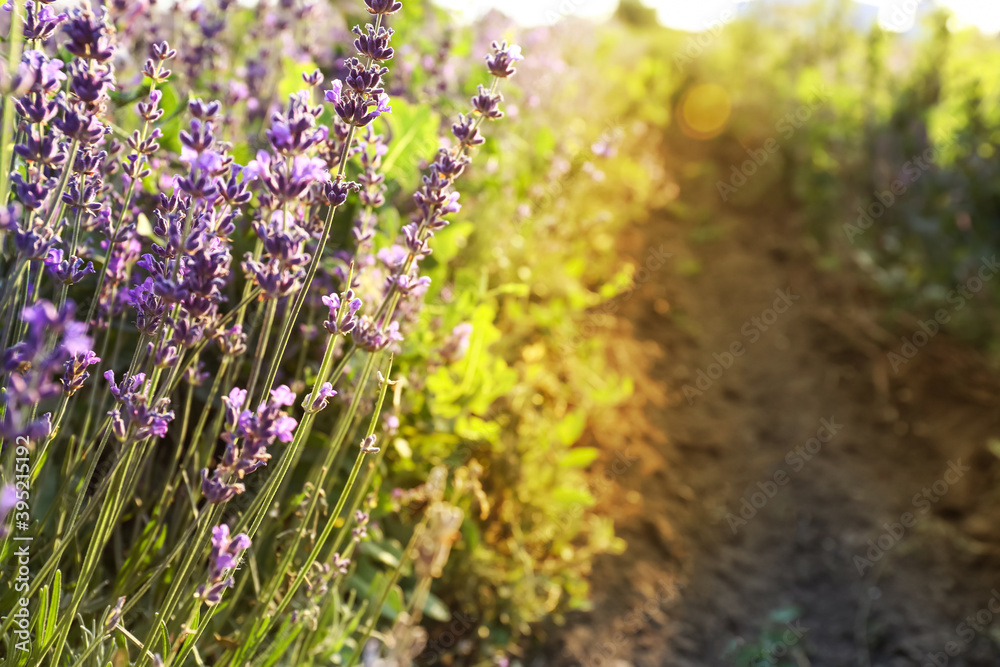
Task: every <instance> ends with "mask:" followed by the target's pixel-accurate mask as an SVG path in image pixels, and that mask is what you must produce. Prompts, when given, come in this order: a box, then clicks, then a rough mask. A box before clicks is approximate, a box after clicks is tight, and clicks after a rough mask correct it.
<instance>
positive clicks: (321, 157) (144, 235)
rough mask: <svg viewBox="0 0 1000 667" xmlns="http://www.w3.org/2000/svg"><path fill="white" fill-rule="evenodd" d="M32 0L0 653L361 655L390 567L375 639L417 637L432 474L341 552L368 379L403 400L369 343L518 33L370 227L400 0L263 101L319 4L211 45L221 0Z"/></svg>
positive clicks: (404, 302)
mask: <svg viewBox="0 0 1000 667" xmlns="http://www.w3.org/2000/svg"><path fill="white" fill-rule="evenodd" d="M50 4H51V3H50V2H46V1H45V0H39V1H38V2H34V1H32V0H13V1H12V2H10V3H8V5H7V6H6V8H7V9H8V11H9V12H10V25H11V28H10V35H9V39H8V42H7V46H8V50H7V71H8V73H9V76H7V77H6V78H4V79H3V82H4V86H5V90H4V98H3V102H4V106H3V113H2V116H0V119H2V127H0V131H2V133H3V134H2V137H0V159H4V160H6V161H7V162H5V166H4V168H3V169H0V200H2V201H0V206H2V208H0V265H2V270H0V275H2V276H3V277H2V279H0V322H2V326H3V329H2V332H0V341H2V348H0V350H2V356H0V383H2V387H3V394H2V400H0V443H2V444H0V447H2V450H0V478H2V483H0V569H2V570H3V571H4V572H16V573H18V575H17V576H16V577H4V583H3V585H0V608H2V609H4V610H5V612H4V615H3V616H2V617H0V636H2V637H3V642H2V645H0V646H2V649H0V651H2V654H3V656H4V659H5V664H10V665H18V666H22V665H24V666H28V665H50V664H51V665H73V666H74V667H75V666H81V667H82V666H85V665H102V666H103V665H105V664H108V662H109V661H110V662H112V663H114V664H128V665H135V666H137V667H146V666H148V665H174V666H181V665H186V664H199V665H201V664H206V663H207V664H216V665H231V666H234V667H235V666H236V665H240V666H242V665H248V664H252V665H265V664H266V665H278V664H289V665H291V664H294V665H309V664H319V663H322V664H328V663H329V662H330V661H331V660H335V661H336V662H337V663H338V664H349V665H353V664H358V662H359V661H360V660H362V659H364V660H365V661H366V662H369V663H370V662H373V661H375V660H376V659H377V658H376V656H377V653H378V648H377V644H375V643H372V644H369V645H368V646H367V648H366V643H368V641H369V638H370V637H373V636H376V637H380V636H381V635H380V633H379V623H378V621H379V619H380V617H381V611H382V609H383V604H384V602H385V600H386V599H387V597H388V596H389V595H390V594H393V595H394V594H395V591H396V589H397V585H398V582H399V581H400V580H401V577H404V576H408V574H409V573H411V572H412V573H413V574H414V576H415V578H416V579H415V580H416V581H417V584H416V586H415V589H414V590H413V591H412V593H411V594H409V595H408V596H407V598H408V602H407V607H408V609H407V612H406V619H407V620H406V621H405V622H401V623H397V624H396V630H394V634H392V635H387V637H396V639H395V640H393V641H394V642H395V643H393V646H392V647H391V648H392V650H393V651H396V652H398V651H399V650H402V649H400V648H399V646H400V645H402V644H404V643H406V642H410V646H409V648H408V649H406V651H409V653H411V654H412V652H413V651H414V650H416V651H417V652H419V648H418V642H416V641H415V640H414V637H415V636H416V634H417V633H418V631H417V630H416V629H415V628H416V625H417V623H418V622H419V618H420V614H421V610H422V609H423V607H424V605H425V604H426V603H427V599H428V593H429V589H430V581H431V580H432V579H434V578H436V577H439V576H440V575H441V572H442V567H443V565H444V563H445V561H446V560H447V555H448V547H449V546H450V544H451V541H452V540H454V537H455V534H456V531H457V530H458V526H459V525H460V524H461V521H462V513H461V511H460V510H457V509H456V508H455V507H454V505H452V504H449V503H448V502H446V500H445V497H444V486H443V478H442V475H443V473H438V474H436V475H435V480H437V481H436V482H435V484H436V485H437V486H435V488H436V489H438V490H437V491H436V492H435V493H436V495H434V502H432V503H430V504H428V505H427V507H426V508H425V510H424V511H422V512H417V513H415V515H414V518H415V519H416V521H415V527H413V528H412V530H411V535H410V537H409V538H408V540H409V546H408V547H406V548H404V549H402V550H401V551H400V552H399V553H398V555H397V557H396V558H395V559H394V562H393V563H392V564H391V566H390V569H389V570H388V571H387V572H385V574H384V575H383V576H382V577H381V579H380V582H381V585H379V586H374V587H371V588H370V589H369V590H366V591H361V592H359V590H358V589H357V588H356V587H355V586H354V585H353V584H352V583H351V582H350V579H349V578H350V577H351V573H352V572H353V571H354V568H355V567H356V565H355V564H354V563H353V562H352V561H354V560H355V558H356V555H357V550H358V548H359V545H362V544H365V543H366V540H368V539H370V531H373V530H375V527H374V526H373V525H372V522H371V513H370V510H371V509H372V508H373V507H375V506H377V505H378V504H379V501H378V498H379V497H380V494H379V490H380V489H379V484H378V483H379V480H380V479H381V476H382V473H381V472H380V471H381V470H382V469H383V468H384V466H385V459H384V456H385V449H384V447H383V446H382V444H381V442H380V436H382V435H383V434H384V433H383V432H384V429H385V425H387V424H389V425H391V424H393V423H395V424H398V419H396V418H395V417H394V416H390V417H391V418H392V419H395V422H392V421H390V420H389V419H382V417H381V413H382V409H383V405H384V404H385V403H386V402H387V396H388V392H389V389H390V388H393V392H394V394H393V400H394V401H396V402H397V403H398V396H399V390H400V389H401V387H400V386H398V385H396V381H395V380H392V379H390V378H391V377H392V373H393V355H394V353H396V352H398V351H399V350H400V349H401V347H400V345H401V343H402V342H403V341H404V337H405V336H406V335H407V334H408V332H409V330H410V329H411V328H412V326H413V324H414V322H415V321H416V317H415V314H416V313H417V312H419V309H420V307H421V301H422V298H423V296H424V294H425V292H426V290H427V287H428V285H429V278H428V277H426V276H422V275H421V263H422V262H423V261H424V260H426V258H427V257H428V256H430V254H431V252H432V245H433V239H434V236H435V233H438V232H440V231H441V230H442V229H444V228H445V227H446V226H447V225H448V224H449V216H450V215H452V214H454V213H456V212H458V211H459V208H460V206H459V203H458V200H459V194H458V191H457V190H456V189H455V188H456V181H457V179H458V177H459V176H460V175H461V174H462V173H463V172H464V171H465V170H466V169H467V167H468V165H469V163H470V157H471V153H472V151H473V149H474V148H475V147H477V146H479V145H481V144H482V143H483V141H484V137H483V135H482V131H481V130H482V124H483V122H484V121H486V120H495V119H498V118H500V117H501V116H502V115H503V114H502V113H501V111H500V104H501V102H502V100H503V98H502V96H501V94H500V93H499V90H498V87H499V83H500V81H501V80H502V79H506V78H509V77H510V76H512V75H513V74H514V72H515V65H516V63H517V62H518V61H519V60H520V59H521V55H520V51H519V49H518V48H517V47H516V46H512V45H508V44H507V43H506V42H497V43H494V45H493V50H492V53H491V54H490V55H488V56H487V59H486V65H487V73H488V75H489V76H490V81H489V83H488V85H487V86H483V87H480V90H479V93H478V94H477V95H476V96H475V97H473V99H472V101H471V109H470V110H469V111H468V113H466V114H462V115H460V116H459V118H458V120H457V121H456V122H455V123H454V125H453V126H452V128H451V129H452V137H453V140H451V141H449V142H447V143H446V145H445V146H443V147H442V148H441V149H440V150H439V152H438V153H437V155H436V156H433V159H432V160H431V161H430V163H429V164H428V166H427V168H426V169H425V171H424V173H423V175H422V176H421V178H420V185H419V188H418V189H417V191H416V192H415V193H413V196H412V204H411V205H410V207H409V210H410V211H411V220H410V221H409V222H408V223H407V224H405V225H403V226H402V228H401V229H400V230H399V231H398V238H397V239H396V242H395V243H394V244H390V245H387V246H385V247H379V248H376V245H375V243H374V239H375V236H376V233H379V234H381V235H383V236H384V235H387V234H389V233H391V231H394V230H389V229H387V228H386V227H385V225H384V223H383V221H382V219H381V215H382V210H383V209H385V208H387V207H388V202H389V196H388V195H389V186H388V183H387V179H386V175H385V173H384V171H383V166H384V165H383V160H384V158H385V157H386V155H387V152H388V150H389V148H388V147H389V146H390V145H391V139H390V136H389V134H388V133H387V132H385V131H384V129H382V125H381V124H382V123H384V122H385V116H387V115H389V114H391V113H392V101H391V100H390V98H389V95H388V93H387V92H386V91H387V89H388V88H387V81H388V77H389V76H390V69H389V67H388V63H390V61H392V59H393V57H394V47H393V46H392V40H393V35H394V30H393V28H391V27H389V23H390V22H391V21H392V20H393V18H392V17H393V15H395V14H396V13H397V12H399V11H401V9H402V4H401V3H400V2H398V1H395V0H364V10H365V11H366V12H367V14H368V16H369V18H370V22H369V23H367V24H366V25H364V27H361V26H355V27H354V28H353V31H352V33H353V36H354V39H353V43H351V44H349V46H348V48H353V53H350V54H349V55H348V56H347V57H346V58H345V59H343V60H342V62H340V63H337V62H332V61H331V62H330V66H331V67H330V70H331V71H332V73H333V74H334V75H335V76H334V78H332V80H331V82H330V84H329V86H328V88H326V89H325V90H323V91H321V90H320V87H321V86H322V82H323V81H324V78H325V74H324V72H323V71H321V70H319V69H316V70H315V71H304V72H302V76H301V83H300V85H299V90H296V91H291V93H290V94H289V95H288V96H287V99H285V100H282V99H281V98H282V95H281V94H279V93H280V92H281V91H280V89H281V87H282V86H284V85H286V82H285V80H284V79H282V78H281V69H282V66H283V65H284V64H285V61H284V60H283V58H282V57H280V55H278V56H276V54H275V53H274V49H275V48H277V45H278V44H280V43H281V42H283V41H285V42H287V41H289V40H290V38H291V37H293V36H295V35H297V34H302V31H304V30H307V27H306V25H305V24H307V23H308V21H309V20H310V19H311V18H317V17H319V16H321V15H322V13H323V10H321V9H319V8H318V7H316V6H315V5H314V3H309V2H306V3H301V6H299V3H291V2H281V3H279V4H278V6H276V7H271V6H270V5H269V4H267V3H260V6H259V7H258V8H257V9H255V10H253V11H254V12H257V13H258V15H261V16H262V17H263V18H265V19H266V20H265V21H263V22H262V23H261V25H260V26H258V27H257V28H255V29H256V30H258V31H259V32H260V35H259V36H260V40H261V45H260V46H259V49H258V50H257V51H255V52H251V53H247V52H246V51H245V50H241V49H238V48H236V47H235V46H234V47H233V48H232V49H226V48H224V47H225V45H226V44H227V42H226V40H225V37H226V35H227V34H230V36H231V38H232V39H233V40H234V41H235V39H236V35H237V34H238V30H237V28H236V27H234V26H230V25H228V24H227V20H228V19H229V14H231V13H232V11H231V10H232V7H231V5H232V3H231V2H230V1H229V0H218V1H217V2H216V3H210V4H211V6H202V7H200V8H199V9H196V10H194V11H193V12H192V13H190V14H186V15H185V14H182V13H181V10H179V9H174V10H166V9H163V8H160V7H157V6H156V3H154V2H148V3H146V2H138V3H125V2H111V3H101V9H100V11H97V10H95V9H93V8H91V7H90V6H89V4H86V3H85V4H84V6H82V7H81V8H79V9H74V10H72V11H69V12H67V13H56V12H55V11H53V10H52V8H51V7H50ZM358 8H360V4H359V7H358ZM171 11H172V13H171V14H168V12H171ZM168 33H169V34H168ZM352 33H346V34H345V36H346V35H350V34H352ZM167 37H169V38H171V39H170V41H169V42H168V41H167V39H166V38H167ZM172 43H173V44H178V46H177V48H174V47H172V46H171V44H172ZM143 53H145V54H146V55H145V56H141V55H140V54H143ZM174 70H176V72H175V71H174ZM241 74H243V75H246V76H244V77H243V78H242V79H241V78H240V75H241ZM257 74H260V75H261V76H256V75H257ZM226 75H228V76H229V77H231V79H230V80H229V81H228V82H226V81H225V79H223V78H220V77H225V76H226ZM403 129H404V131H405V128H403ZM8 146H10V147H12V148H11V149H10V150H6V148H7V147H8ZM251 147H252V148H253V149H255V150H251ZM8 164H9V166H10V168H9V170H8V169H7V168H6V166H7V165H8ZM394 210H395V209H394ZM404 210H405V209H404ZM339 211H343V213H342V214H341V215H338V212H339ZM234 257H237V258H240V259H239V261H236V262H234ZM296 332H302V333H304V334H306V335H302V336H296ZM370 494H371V496H370ZM382 496H386V494H382ZM369 497H371V498H374V499H375V500H374V501H369V500H366V498H369ZM334 499H335V501H334V502H333V503H332V505H331V502H330V501H331V500H334ZM6 610H9V611H6ZM397 634H399V635H400V636H399V637H397ZM404 635H405V638H401V637H403V636H404ZM390 643H392V642H390Z"/></svg>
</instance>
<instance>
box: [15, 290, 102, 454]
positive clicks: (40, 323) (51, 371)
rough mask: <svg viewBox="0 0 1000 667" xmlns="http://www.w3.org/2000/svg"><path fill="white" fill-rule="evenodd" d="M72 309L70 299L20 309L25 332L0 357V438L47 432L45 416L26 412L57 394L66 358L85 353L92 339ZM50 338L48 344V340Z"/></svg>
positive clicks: (43, 435)
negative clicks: (4, 376)
mask: <svg viewBox="0 0 1000 667" xmlns="http://www.w3.org/2000/svg"><path fill="white" fill-rule="evenodd" d="M74 310H75V308H74V304H73V303H72V302H67V303H66V305H64V306H63V307H62V309H57V308H56V307H55V305H53V304H52V303H50V302H48V301H44V300H40V301H39V302H38V303H36V304H35V305H32V306H27V307H25V308H24V309H23V310H22V312H21V319H22V320H23V321H24V322H25V323H26V324H27V332H26V333H25V336H24V338H23V339H22V340H21V341H19V342H18V343H16V344H14V345H12V346H11V347H10V348H9V349H8V350H6V351H5V352H4V353H3V357H2V371H3V372H5V373H8V374H9V377H8V384H7V390H6V392H4V395H3V401H4V403H5V404H6V410H5V412H4V415H3V418H2V421H0V438H4V439H11V440H12V439H15V438H17V437H18V436H27V437H29V438H43V437H45V436H47V435H48V434H49V431H50V430H51V422H50V420H49V416H48V415H43V416H42V417H40V418H37V419H32V418H31V415H32V414H34V410H35V408H36V407H37V406H38V405H39V404H40V403H42V402H44V401H46V400H48V399H51V398H55V397H56V396H59V395H60V394H62V392H63V386H62V384H61V383H60V382H59V381H58V380H57V378H58V377H60V376H61V375H62V374H63V370H64V365H65V363H66V359H67V358H69V357H74V356H75V355H78V354H82V355H85V354H86V353H87V352H89V351H90V346H91V344H92V342H93V341H91V339H90V338H89V337H88V336H87V335H86V330H87V328H86V325H84V324H83V323H82V322H77V321H76V320H74V319H73V313H74ZM53 338H54V339H55V340H56V344H55V345H54V346H53V345H50V344H49V341H50V340H51V339H53Z"/></svg>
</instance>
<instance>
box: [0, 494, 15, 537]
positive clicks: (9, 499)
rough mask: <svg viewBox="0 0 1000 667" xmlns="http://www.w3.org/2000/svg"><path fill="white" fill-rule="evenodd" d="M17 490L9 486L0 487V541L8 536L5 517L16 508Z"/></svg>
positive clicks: (8, 531)
mask: <svg viewBox="0 0 1000 667" xmlns="http://www.w3.org/2000/svg"><path fill="white" fill-rule="evenodd" d="M17 500H18V498H17V489H16V488H15V487H14V486H13V485H11V484H4V485H3V486H2V487H0V539H3V538H5V537H7V536H8V535H9V534H10V528H9V527H8V526H7V515H8V514H10V511H11V510H12V509H14V508H15V507H17Z"/></svg>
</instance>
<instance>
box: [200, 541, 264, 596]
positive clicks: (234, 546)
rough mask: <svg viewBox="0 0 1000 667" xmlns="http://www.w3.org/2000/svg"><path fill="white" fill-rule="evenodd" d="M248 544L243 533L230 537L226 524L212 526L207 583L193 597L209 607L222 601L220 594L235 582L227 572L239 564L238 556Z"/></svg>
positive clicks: (248, 546) (247, 547)
mask: <svg viewBox="0 0 1000 667" xmlns="http://www.w3.org/2000/svg"><path fill="white" fill-rule="evenodd" d="M250 544H251V542H250V538H249V537H247V535H246V534H245V533H240V534H239V535H236V536H235V537H230V536H229V526H228V525H227V524H220V525H218V526H215V527H214V528H212V549H211V551H210V552H209V559H210V565H209V568H208V583H207V584H206V585H203V586H199V587H198V590H197V592H196V593H195V597H196V598H198V599H199V600H202V601H203V602H204V603H205V604H206V605H208V606H209V607H213V606H215V605H217V604H219V603H220V602H222V594H223V593H224V592H225V590H226V589H227V588H231V587H232V586H233V584H234V583H235V582H234V581H233V578H232V576H229V572H230V571H231V570H233V569H235V568H236V566H237V565H239V562H240V556H242V554H243V552H244V551H246V550H247V549H249V548H250Z"/></svg>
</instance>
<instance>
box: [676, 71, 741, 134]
mask: <svg viewBox="0 0 1000 667" xmlns="http://www.w3.org/2000/svg"><path fill="white" fill-rule="evenodd" d="M732 108H733V106H732V102H731V101H730V99H729V93H727V92H726V89H725V88H723V87H722V86H720V85H718V84H716V83H702V84H699V85H697V86H695V87H693V88H692V89H691V90H689V91H688V92H687V93H686V94H685V95H684V97H683V99H682V100H681V103H680V110H679V111H680V113H678V118H679V120H680V126H681V129H682V130H683V131H684V133H685V134H687V135H688V136H690V137H693V138H695V139H711V138H712V137H715V136H718V135H719V133H720V132H722V130H723V128H725V126H726V122H727V121H728V120H729V115H730V113H731V112H732Z"/></svg>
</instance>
